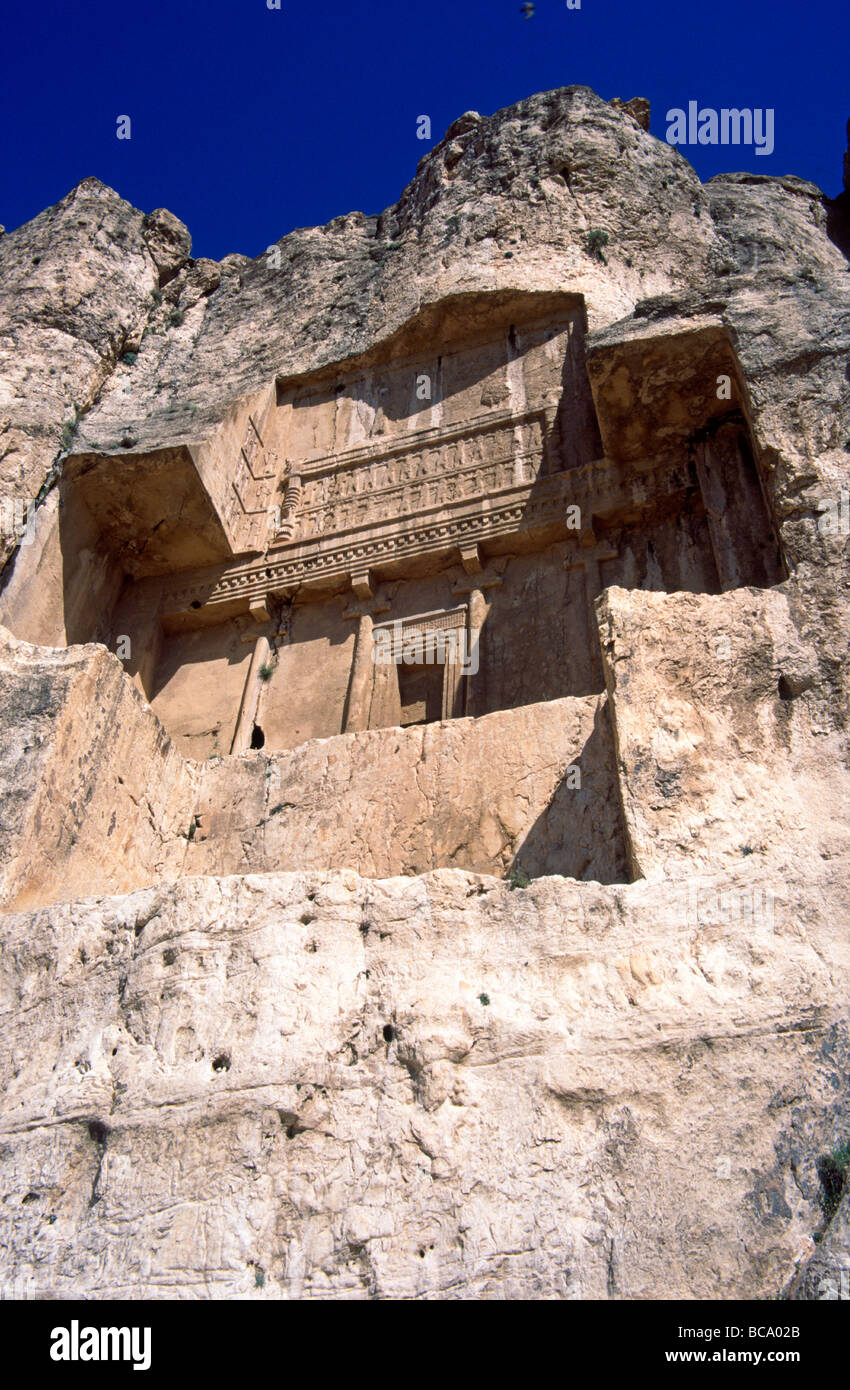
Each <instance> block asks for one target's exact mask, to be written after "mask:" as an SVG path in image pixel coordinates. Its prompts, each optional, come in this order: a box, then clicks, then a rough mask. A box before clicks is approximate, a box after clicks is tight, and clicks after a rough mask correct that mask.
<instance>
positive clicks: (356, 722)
mask: <svg viewBox="0 0 850 1390" xmlns="http://www.w3.org/2000/svg"><path fill="white" fill-rule="evenodd" d="M351 587H352V589H353V591H354V593H355V595H356V596H357V598H358V599H359V602H357V603H354V604H352V606H351V607H350V608H347V609H346V611H345V613H344V614H343V617H344V618H355V619H356V620H357V636H356V637H355V639H354V657H353V659H352V662H351V676H350V677H349V681H348V694H347V696H346V701H345V712H344V714H343V718H342V732H343V733H344V734H349V733H352V732H353V731H354V730H356V729H368V727H369V712H370V706H371V703H372V686H373V682H374V676H375V663H374V661H373V660H372V628H373V626H374V621H375V615H376V614H378V613H387V612H389V604H387V603H383V602H381V600H380V599H378V598H377V597H376V596H375V595H373V593H372V587H371V583H370V581H369V576H368V574H366V573H365V572H364V573H356V574H353V575H352V577H351Z"/></svg>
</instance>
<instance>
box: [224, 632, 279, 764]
mask: <svg viewBox="0 0 850 1390" xmlns="http://www.w3.org/2000/svg"><path fill="white" fill-rule="evenodd" d="M270 656H271V646H270V644H269V639H268V637H258V638H257V641H256V645H255V646H254V651H253V654H252V656H251V664H250V666H249V667H248V675H247V677H246V679H245V686H244V689H243V691H242V703H241V704H240V706H239V715H238V717H237V720H236V728H235V729H234V731H233V739H232V741H231V744H230V751H231V753H245V752H246V751H247V750H248V749H249V748H250V747H251V734H252V732H253V729H254V721H255V719H256V717H257V706H258V705H259V703H260V690H261V689H262V682H261V679H260V668H261V667H262V666H265V665H266V663H267V662H268V660H269V657H270Z"/></svg>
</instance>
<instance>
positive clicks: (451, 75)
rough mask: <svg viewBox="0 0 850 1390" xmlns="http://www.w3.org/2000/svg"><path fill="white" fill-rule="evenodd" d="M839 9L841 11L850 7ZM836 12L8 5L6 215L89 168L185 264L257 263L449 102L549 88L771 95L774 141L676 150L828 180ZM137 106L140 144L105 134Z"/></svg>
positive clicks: (441, 122) (824, 7)
mask: <svg viewBox="0 0 850 1390" xmlns="http://www.w3.org/2000/svg"><path fill="white" fill-rule="evenodd" d="M842 13H843V15H844V18H843V19H842V17H841V16H842ZM847 31H848V21H847V14H846V10H844V7H843V6H841V5H837V4H835V3H834V0H831V2H830V3H828V2H827V0H807V3H806V4H799V3H791V0H772V3H768V0H734V2H733V0H713V3H711V4H704V5H698V4H694V0H680V2H679V3H673V0H653V3H649V4H641V3H638V0H632V3H626V0H581V8H580V9H579V10H568V9H567V7H566V4H565V0H536V4H535V13H534V15H533V17H532V18H531V19H529V20H526V19H524V18H523V16H522V14H521V13H520V0H486V2H485V0H456V3H449V0H423V2H422V3H418V0H413V2H412V3H407V4H401V3H400V4H391V3H387V2H386V0H373V3H348V4H344V3H338V0H331V2H330V3H326V4H310V3H307V4H297V3H293V0H281V9H280V10H269V9H268V8H267V4H266V0H208V3H205V4H202V3H200V0H194V2H193V3H189V2H188V0H142V3H141V4H132V3H128V0H112V3H111V4H107V3H105V0H86V3H84V4H83V5H69V4H68V3H64V4H60V3H57V0H36V3H35V4H32V3H21V0H18V4H17V5H16V6H15V7H14V9H11V8H8V7H7V13H6V18H5V19H4V22H3V30H2V35H3V52H2V56H0V132H2V145H0V150H2V154H0V160H2V163H0V175H2V176H1V177H0V223H3V224H4V225H5V226H6V228H7V230H11V229H12V228H14V227H16V226H18V225H19V224H20V223H21V222H24V221H26V220H27V219H29V218H30V217H33V216H34V215H35V214H36V213H37V212H39V211H41V209H42V208H44V207H47V206H48V205H49V204H51V203H54V202H56V201H57V199H59V198H61V197H62V196H63V195H64V194H65V193H67V192H68V190H69V189H70V188H71V187H73V185H74V184H75V183H77V182H78V181H79V180H80V179H81V178H84V177H85V176H86V175H89V174H95V175H96V176H97V177H98V178H100V179H103V181H104V182H105V183H108V184H111V185H112V186H113V187H114V188H116V189H117V190H118V192H119V193H121V194H122V196H123V197H125V198H127V199H128V200H129V201H130V202H132V203H134V204H135V205H136V206H137V207H140V208H143V209H144V210H146V211H148V210H150V209H152V208H154V207H167V208H170V209H171V210H172V212H175V213H176V214H177V215H178V216H179V217H181V218H182V219H183V220H184V221H185V222H186V223H187V224H188V226H189V228H190V230H191V232H192V235H193V240H194V246H193V252H194V254H195V255H196V256H213V257H216V258H219V257H221V256H223V255H225V254H226V253H227V252H228V251H242V252H244V253H246V254H249V255H257V254H259V253H260V252H261V251H262V250H264V249H265V247H266V246H267V245H268V244H269V243H270V242H272V241H275V240H277V238H278V237H280V236H282V235H283V234H284V233H285V232H287V231H290V230H291V229H292V228H293V227H299V226H305V225H310V224H313V223H322V222H326V221H328V220H329V219H330V218H331V217H335V216H337V215H338V214H340V213H344V212H350V211H352V210H353V209H355V208H358V209H360V210H362V211H364V212H367V213H376V212H380V211H381V210H382V209H383V208H384V207H386V206H387V205H388V204H389V203H392V202H394V201H395V200H396V198H397V197H398V195H399V193H400V192H401V190H402V188H403V187H404V185H405V184H406V183H407V182H408V181H409V180H410V178H411V176H412V175H413V173H414V170H415V168H416V164H417V162H418V160H419V159H420V158H421V157H422V155H423V153H424V152H425V150H426V149H427V148H429V145H428V144H426V143H425V142H422V141H419V140H417V139H416V117H417V116H418V115H421V114H427V115H429V116H430V117H431V121H432V131H433V136H434V141H436V140H439V139H440V138H441V136H442V135H443V133H444V131H445V128H446V126H447V125H449V123H450V122H451V121H452V120H454V118H455V117H456V116H458V115H460V113H461V112H462V111H465V110H470V109H473V110H477V111H480V112H482V113H483V114H490V113H491V112H493V111H495V110H497V109H498V108H499V107H501V106H507V105H509V104H510V103H512V102H514V101H518V100H519V99H521V98H522V97H525V96H529V95H530V94H531V93H533V92H536V91H543V90H546V89H547V88H551V87H560V86H567V85H569V84H570V83H584V84H586V85H587V86H590V87H593V88H594V90H595V91H597V92H598V93H599V94H600V95H601V96H603V97H606V98H610V97H612V96H622V97H626V98H627V97H631V96H636V95H639V96H647V97H649V98H650V100H651V102H652V126H651V129H652V132H653V134H655V135H659V136H660V137H662V138H663V137H664V134H665V131H666V126H667V123H666V120H665V113H666V111H667V110H668V108H670V107H675V106H682V107H684V106H686V105H687V102H688V101H689V100H696V101H699V102H700V104H701V105H703V106H713V107H715V108H720V107H723V106H735V107H743V106H747V107H773V108H774V110H775V113H776V114H775V124H776V137H775V139H776V148H775V152H774V154H773V155H771V156H769V157H765V156H758V155H756V153H755V151H754V150H753V149H745V148H742V147H738V148H730V147H716V148H712V147H697V148H690V147H689V148H685V149H683V150H682V153H683V154H684V155H685V156H686V157H687V158H688V159H690V160H691V163H693V164H694V166H695V167H696V169H697V171H698V173H699V174H700V177H701V178H703V179H706V178H709V177H711V175H712V174H715V173H720V172H722V171H724V170H729V169H751V170H754V171H755V172H757V173H762V174H764V173H771V174H782V173H793V174H799V175H801V176H802V177H804V178H809V179H811V180H813V182H815V183H817V184H818V185H819V186H820V187H821V188H823V189H824V191H825V192H826V193H829V194H831V195H835V194H837V193H838V192H840V189H841V156H842V152H843V149H844V128H845V122H846V119H847V117H848V116H850V82H848V79H847V64H846V54H847ZM119 115H129V116H130V117H131V120H132V139H131V140H123V141H121V140H118V139H117V138H116V118H117V117H118V116H119Z"/></svg>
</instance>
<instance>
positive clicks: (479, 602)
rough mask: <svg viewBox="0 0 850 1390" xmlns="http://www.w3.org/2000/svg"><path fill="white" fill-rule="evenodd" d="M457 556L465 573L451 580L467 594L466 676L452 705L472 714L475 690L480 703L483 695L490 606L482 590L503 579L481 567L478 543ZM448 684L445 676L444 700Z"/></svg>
mask: <svg viewBox="0 0 850 1390" xmlns="http://www.w3.org/2000/svg"><path fill="white" fill-rule="evenodd" d="M460 558H461V563H462V565H463V568H464V569H465V570H466V574H467V576H468V577H467V578H466V579H462V580H460V581H459V582H458V583H457V584H453V585H452V592H453V593H455V594H458V595H461V594H464V595H466V596H467V614H466V641H467V651H466V661H467V668H468V669H467V674H466V679H465V681H464V683H463V685H464V689H463V693H462V697H461V699H460V700H459V699H458V697H457V694H455V695H454V696H453V697H452V698H453V701H454V706H455V708H454V712H455V713H456V714H461V713H462V714H470V715H473V714H475V713H476V700H475V696H476V694H478V695H479V699H478V701H477V704H478V706H479V707H480V706H481V704H482V703H483V695H484V681H483V679H482V674H483V673H482V671H481V663H482V650H481V630H482V628H483V627H484V624H485V622H486V620H487V614H488V612H489V607H490V605H489V604H488V602H487V599H486V597H485V590H486V589H494V588H497V587H498V585H500V584H501V582H502V579H501V575H498V574H495V573H493V572H492V571H491V570H487V569H485V568H484V564H483V562H482V559H481V553H480V551H479V549H478V546H477V545H474V546H469V547H465V548H463V549H461V552H460ZM460 674H461V673H460V671H459V670H458V671H457V673H456V681H457V682H458V683H459V681H460ZM447 676H448V672H447ZM447 685H448V680H447V681H446V683H445V685H444V694H443V699H444V703H445V701H446V686H447ZM456 688H457V687H456ZM458 704H462V709H458V708H457V705H458ZM450 717H451V716H450V715H446V718H450Z"/></svg>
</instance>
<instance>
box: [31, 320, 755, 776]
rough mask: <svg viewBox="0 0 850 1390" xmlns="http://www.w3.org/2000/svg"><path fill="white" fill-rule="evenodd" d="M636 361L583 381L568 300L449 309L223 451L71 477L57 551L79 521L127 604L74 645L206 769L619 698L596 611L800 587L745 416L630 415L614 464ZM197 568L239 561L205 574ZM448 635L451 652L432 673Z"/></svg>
mask: <svg viewBox="0 0 850 1390" xmlns="http://www.w3.org/2000/svg"><path fill="white" fill-rule="evenodd" d="M697 345H698V347H699V357H698V360H699V364H700V371H699V379H700V381H703V382H704V380H705V377H706V370H705V368H706V361H707V362H708V365H709V367H710V366H711V363H712V362H714V364H715V366H717V367H718V368H722V367H727V368H728V369H729V371H730V372H731V373H732V376H734V375H735V364H734V360H733V359H732V358H731V357H730V353H731V349H730V348H729V346H728V343H726V342H725V341H724V340H723V337H722V335H718V334H717V333H716V332H715V331H714V330H713V329H712V327H711V325H708V326H706V328H705V330H704V331H703V332H702V334H701V335H699V336H698V338H697ZM645 346H646V344H644V347H645ZM676 346H677V345H676V342H675V339H674V340H672V342H671V341H670V340H665V342H664V344H663V345H662V347H661V349H660V356H659V363H660V365H659V367H658V370H659V371H668V372H669V371H670V369H671V358H672V364H673V366H675V365H676V364H675V354H676ZM693 347H694V344H693V342H691V343H689V344H688V353H687V356H686V358H685V360H686V361H687V362H690V363H691V370H692V371H693V370H694V368H693V363H694V359H695V353H694V351H693ZM633 353H634V343H633V342H632V343H626V344H623V343H612V344H607V345H606V344H601V345H599V346H592V351H591V353H590V361H589V363H588V352H587V347H586V326H585V318H584V308H583V306H582V304H581V301H580V300H579V299H578V298H577V297H576V296H574V295H568V294H563V295H558V294H546V295H534V294H526V295H519V294H517V295H513V296H511V297H510V298H508V299H507V300H506V299H505V297H504V296H494V297H492V299H488V297H487V296H486V295H484V296H478V297H477V298H476V300H475V303H474V305H473V306H471V307H470V306H464V305H463V304H461V305H460V306H458V304H456V303H454V302H452V301H448V302H447V303H446V304H445V305H443V306H442V309H441V312H440V313H438V314H436V315H434V314H433V313H432V314H431V315H430V316H428V317H424V316H419V317H418V318H414V319H413V320H411V321H410V322H409V323H408V324H407V325H406V326H405V327H404V328H403V329H402V330H401V331H400V332H399V333H397V334H396V335H395V336H394V337H393V338H391V339H389V340H387V341H386V342H385V343H383V344H379V345H378V346H377V347H376V348H375V349H373V350H372V351H371V352H370V353H367V354H363V355H361V356H360V357H359V358H354V359H351V360H349V361H345V362H340V363H338V364H336V365H334V366H331V367H326V368H323V369H322V370H321V371H318V372H314V373H311V374H307V375H303V376H298V377H293V378H282V379H278V380H277V382H276V383H275V386H274V389H273V390H269V391H265V392H263V393H260V394H259V395H258V396H257V397H255V398H252V399H249V400H245V401H243V402H241V403H239V404H238V405H237V406H236V407H234V408H233V409H232V411H231V413H230V415H229V417H228V419H227V420H226V422H225V424H224V425H223V426H222V428H221V429H220V431H219V433H218V436H217V437H216V439H215V440H213V441H212V442H210V441H207V442H206V443H205V444H204V445H203V446H198V447H197V448H193V447H191V446H190V447H189V448H188V449H187V450H185V451H182V452H181V451H171V452H170V453H169V454H168V455H166V456H158V455H157V456H154V457H150V456H130V457H129V458H126V459H125V460H124V463H123V466H122V467H121V468H116V467H115V466H114V463H113V465H112V466H111V467H110V468H107V467H106V466H105V464H104V462H103V461H102V460H98V459H97V458H95V457H91V456H79V457H76V458H74V459H72V460H71V462H70V464H69V466H68V468H67V470H66V476H65V481H64V483H63V487H64V490H65V504H66V505H65V507H64V516H63V519H62V520H60V531H61V530H62V528H63V527H65V526H71V525H72V524H73V518H74V517H75V516H76V515H77V514H78V513H81V512H82V511H85V512H86V515H87V517H88V519H89V526H90V529H92V526H93V528H94V529H95V530H96V531H97V532H98V533H99V534H98V539H97V541H96V542H95V544H94V547H93V548H94V549H95V551H96V553H97V555H98V557H99V559H98V564H99V567H100V570H101V571H102V572H103V574H104V575H105V576H107V578H105V579H104V581H103V583H104V586H105V588H106V589H107V590H108V591H109V593H110V594H111V595H112V599H111V602H110V604H109V613H110V616H109V618H108V621H107V622H106V623H104V619H103V616H102V608H101V609H100V616H99V619H98V624H97V626H94V625H93V626H92V629H91V630H90V631H82V632H78V633H77V634H75V635H76V636H77V637H78V638H79V637H82V638H84V639H92V638H97V637H100V638H101V640H106V641H107V642H108V644H109V645H111V646H112V647H113V649H114V650H115V649H117V648H118V646H119V644H120V643H122V642H123V643H124V644H125V646H126V648H127V654H128V658H129V659H128V662H127V665H128V668H129V669H130V670H131V671H132V672H133V674H134V675H135V678H136V681H137V684H138V685H139V687H140V689H141V691H142V692H143V694H144V695H145V696H146V698H147V699H148V700H149V701H150V703H151V705H152V707H153V709H154V711H155V712H156V713H157V714H158V715H159V717H160V718H161V720H162V722H163V723H164V725H165V727H166V728H167V729H168V731H169V733H170V734H171V735H172V737H173V738H174V739H175V742H176V743H177V745H178V747H179V748H180V749H181V750H182V751H184V752H185V753H187V754H189V755H190V756H192V757H195V758H200V759H203V758H206V757H208V756H210V755H212V754H219V755H220V754H227V753H238V752H243V751H246V750H248V749H250V748H259V747H265V748H266V750H267V751H275V750H284V749H288V748H293V747H295V746H296V745H298V744H300V743H302V742H304V741H305V740H306V739H309V738H316V737H321V738H325V737H330V736H333V735H334V734H338V733H340V732H351V731H354V730H358V729H369V728H381V727H387V726H391V725H393V724H402V725H404V724H409V723H421V722H431V721H434V720H440V719H447V718H453V717H456V716H459V715H464V714H468V715H482V714H486V713H489V712H491V711H494V710H499V709H506V708H514V707H517V706H521V705H525V704H532V703H535V702H539V701H543V700H551V699H557V698H562V697H564V696H585V695H589V694H598V693H600V692H601V691H602V689H603V679H602V671H601V666H600V663H599V657H598V650H597V645H596V642H595V640H594V632H595V628H594V617H593V611H592V606H593V603H594V601H595V599H596V598H597V597H598V595H599V594H600V593H601V592H602V590H603V589H604V588H606V587H608V586H610V585H612V584H619V585H622V586H624V587H627V588H644V589H657V590H667V591H676V590H686V591H692V592H705V593H716V592H719V591H721V590H722V589H725V588H731V587H738V586H740V585H743V584H761V585H764V584H771V583H774V582H776V581H777V580H778V579H780V578H781V577H782V567H781V562H780V559H779V554H778V549H777V544H776V540H775V534H774V528H773V524H772V522H771V519H770V517H769V515H768V511H767V507H766V503H765V498H764V494H763V490H762V485H761V481H760V476H759V469H758V465H757V463H756V461H755V457H754V451H753V446H752V441H751V437H750V432H749V429H748V426H747V424H746V419H745V411H746V406H745V402H744V401H743V400H742V399H741V397H740V393H736V395H737V398H736V399H735V400H723V401H718V400H706V399H703V398H701V397H699V395H697V399H696V405H694V403H693V400H692V398H691V397H689V395H688V393H689V391H690V386H689V384H688V381H687V379H682V380H681V381H680V383H679V391H680V394H681V397H682V398H683V399H687V400H688V406H687V409H686V410H682V411H680V412H679V416H680V417H681V418H680V422H679V425H678V428H674V429H668V430H666V431H664V430H662V431H660V432H659V431H658V430H657V429H656V430H654V431H653V432H652V434H651V435H650V437H649V439H648V440H647V439H646V438H645V437H644V433H643V432H642V418H641V406H640V401H639V400H638V399H632V402H631V410H630V412H629V418H628V419H627V420H626V421H625V422H623V421H622V420H618V429H617V432H616V438H615V440H614V442H613V446H610V445H609V447H608V448H607V449H606V446H605V442H604V437H603V433H602V432H601V431H600V424H602V425H603V426H604V423H605V420H606V419H607V418H609V417H611V416H613V415H616V412H617V410H622V406H623V400H621V399H620V397H619V396H618V395H617V392H618V391H620V392H623V391H624V392H625V397H624V399H625V402H626V404H627V405H628V403H629V392H630V390H631V387H630V385H629V381H628V375H627V373H628V368H629V361H630V354H632V355H633ZM730 361H731V366H730V365H729V363H730ZM588 366H590V374H589V371H588ZM651 370H652V364H651V360H650V373H651ZM709 376H711V373H710V372H709ZM711 379H712V380H713V377H712V378H711ZM731 379H732V378H731V377H730V380H731ZM592 385H593V387H594V389H595V390H596V394H597V397H598V401H597V402H594V397H593V391H592ZM634 396H635V393H634V392H632V397H634ZM600 405H601V407H602V416H601V417H600V416H599V414H598V407H599V406H600ZM688 412H690V416H691V418H688ZM671 418H672V419H673V420H674V421H675V420H676V419H677V416H676V412H675V411H674V412H672V413H671ZM647 447H649V448H650V449H653V447H654V452H648V453H647V452H645V450H646V448H647ZM157 510H160V511H162V512H164V513H165V515H164V516H163V517H162V518H161V519H160V520H159V521H158V522H157V521H156V520H155V519H154V518H155V513H156V511H157ZM76 525H79V523H78V522H77V523H76ZM63 550H64V547H63ZM77 550H78V551H79V546H77ZM205 550H206V551H208V552H214V551H216V550H217V551H218V552H219V556H220V558H218V559H217V560H216V561H215V562H214V563H205V564H201V565H198V564H196V563H187V561H191V560H192V559H193V557H198V556H200V555H202V554H203V552H204V551H205ZM83 554H84V555H86V554H87V552H85V551H84V552H83ZM78 563H79V562H78ZM88 563H90V561H88ZM122 570H123V575H122ZM64 583H65V588H66V591H68V590H72V589H73V587H74V584H75V576H74V575H73V573H66V574H65V576H64ZM26 626H27V625H26V624H24V627H25V628H26ZM36 627H37V625H36ZM105 627H106V628H108V631H104V628H105ZM440 629H444V630H446V631H448V630H451V631H453V632H454V633H455V636H456V640H454V641H453V642H451V643H447V642H445V641H443V642H441V643H440V644H435V643H434V642H433V641H431V642H430V644H429V643H428V642H427V641H425V644H424V647H423V646H422V640H420V647H421V648H422V650H420V651H419V653H418V654H417V650H416V636H417V634H420V639H424V638H425V637H427V634H428V633H429V632H433V631H436V630H440ZM18 630H19V635H24V636H26V637H31V638H33V639H34V640H45V634H44V633H43V632H39V631H37V630H36V631H28V630H25V631H23V632H20V627H19V628H18ZM393 632H406V633H407V640H406V641H405V640H402V639H401V638H400V639H399V640H397V641H396V642H395V645H394V647H392V648H391V649H388V648H384V649H383V650H385V651H388V652H389V658H388V659H387V660H383V661H382V660H380V659H379V658H380V650H379V648H381V642H378V644H377V645H376V634H379V636H380V638H381V641H382V640H383V637H384V636H385V635H386V634H388V633H390V634H391V633H393Z"/></svg>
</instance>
